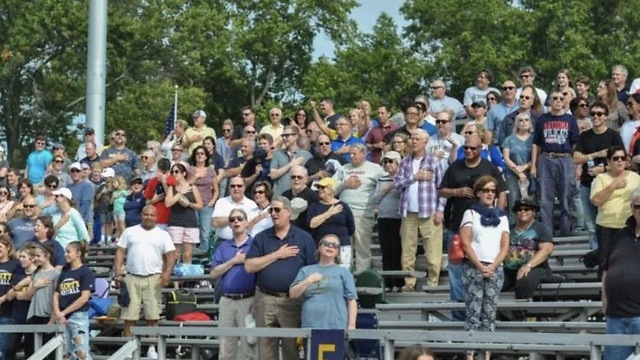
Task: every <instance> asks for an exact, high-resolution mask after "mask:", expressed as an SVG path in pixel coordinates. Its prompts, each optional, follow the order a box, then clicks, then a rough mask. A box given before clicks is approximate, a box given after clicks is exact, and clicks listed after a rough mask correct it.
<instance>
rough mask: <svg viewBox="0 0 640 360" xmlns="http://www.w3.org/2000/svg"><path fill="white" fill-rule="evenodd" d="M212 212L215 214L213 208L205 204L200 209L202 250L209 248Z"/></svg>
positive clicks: (199, 221)
mask: <svg viewBox="0 0 640 360" xmlns="http://www.w3.org/2000/svg"><path fill="white" fill-rule="evenodd" d="M211 214H213V208H212V207H210V206H206V205H205V206H203V207H202V209H200V210H198V228H199V229H200V245H199V247H200V250H202V251H208V250H209V236H210V235H211Z"/></svg>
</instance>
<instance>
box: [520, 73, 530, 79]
mask: <svg viewBox="0 0 640 360" xmlns="http://www.w3.org/2000/svg"><path fill="white" fill-rule="evenodd" d="M530 77H531V74H522V75H520V78H521V79H528V78H530Z"/></svg>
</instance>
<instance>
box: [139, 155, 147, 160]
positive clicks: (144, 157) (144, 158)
mask: <svg viewBox="0 0 640 360" xmlns="http://www.w3.org/2000/svg"><path fill="white" fill-rule="evenodd" d="M148 158H149V157H148V156H146V155H142V156H140V159H142V160H147V159H148Z"/></svg>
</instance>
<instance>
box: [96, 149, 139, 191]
mask: <svg viewBox="0 0 640 360" xmlns="http://www.w3.org/2000/svg"><path fill="white" fill-rule="evenodd" d="M120 154H126V155H127V156H128V159H127V160H125V161H118V162H117V163H115V164H113V165H111V168H112V169H113V171H114V172H115V173H116V175H118V176H122V177H123V178H124V179H125V180H127V183H129V182H130V181H131V180H132V179H131V177H132V175H133V171H134V169H137V168H138V165H139V164H138V163H139V161H138V155H137V154H136V153H135V152H133V150H130V149H128V148H126V147H125V148H122V149H117V148H115V147H109V148H108V149H106V150H105V151H103V152H102V155H101V156H100V160H106V159H109V158H111V157H114V156H117V155H120Z"/></svg>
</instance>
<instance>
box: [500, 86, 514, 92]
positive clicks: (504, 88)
mask: <svg viewBox="0 0 640 360" xmlns="http://www.w3.org/2000/svg"><path fill="white" fill-rule="evenodd" d="M515 88H516V87H515V86H503V87H502V90H504V91H511V90H513V89H515Z"/></svg>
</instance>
